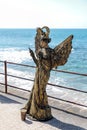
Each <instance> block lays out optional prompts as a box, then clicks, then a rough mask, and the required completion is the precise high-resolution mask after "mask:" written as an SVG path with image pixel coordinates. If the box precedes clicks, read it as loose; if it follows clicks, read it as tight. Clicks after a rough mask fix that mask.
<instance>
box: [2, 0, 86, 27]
mask: <svg viewBox="0 0 87 130" xmlns="http://www.w3.org/2000/svg"><path fill="white" fill-rule="evenodd" d="M44 25H45V26H48V27H50V28H87V0H0V28H36V27H42V26H44Z"/></svg>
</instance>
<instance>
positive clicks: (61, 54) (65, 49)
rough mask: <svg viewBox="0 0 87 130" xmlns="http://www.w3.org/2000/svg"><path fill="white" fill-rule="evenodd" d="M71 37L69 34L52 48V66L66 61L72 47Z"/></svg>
mask: <svg viewBox="0 0 87 130" xmlns="http://www.w3.org/2000/svg"><path fill="white" fill-rule="evenodd" d="M72 39H73V35H70V36H69V37H68V38H66V39H65V40H64V41H63V42H62V43H60V44H59V45H58V46H56V47H55V48H54V52H55V56H54V67H57V66H60V65H64V64H65V63H66V62H67V59H68V57H69V54H70V52H71V49H72Z"/></svg>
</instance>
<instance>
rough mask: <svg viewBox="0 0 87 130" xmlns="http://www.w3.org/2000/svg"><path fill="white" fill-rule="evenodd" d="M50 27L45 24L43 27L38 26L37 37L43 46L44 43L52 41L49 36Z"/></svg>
mask: <svg viewBox="0 0 87 130" xmlns="http://www.w3.org/2000/svg"><path fill="white" fill-rule="evenodd" d="M49 33H50V29H49V28H48V27H47V26H44V27H42V28H37V37H38V40H39V42H40V46H41V47H43V46H44V45H43V44H45V45H46V44H47V45H48V43H49V42H50V41H51V38H49Z"/></svg>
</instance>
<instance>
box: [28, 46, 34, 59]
mask: <svg viewBox="0 0 87 130" xmlns="http://www.w3.org/2000/svg"><path fill="white" fill-rule="evenodd" d="M29 52H30V55H31V56H32V57H33V56H34V53H33V51H32V50H31V49H30V48H29Z"/></svg>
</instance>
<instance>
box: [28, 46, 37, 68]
mask: <svg viewBox="0 0 87 130" xmlns="http://www.w3.org/2000/svg"><path fill="white" fill-rule="evenodd" d="M29 52H30V55H31V57H32V59H33V61H34V63H35V64H36V65H37V66H38V60H37V59H36V57H35V55H34V52H33V51H32V50H31V49H30V48H29Z"/></svg>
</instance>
